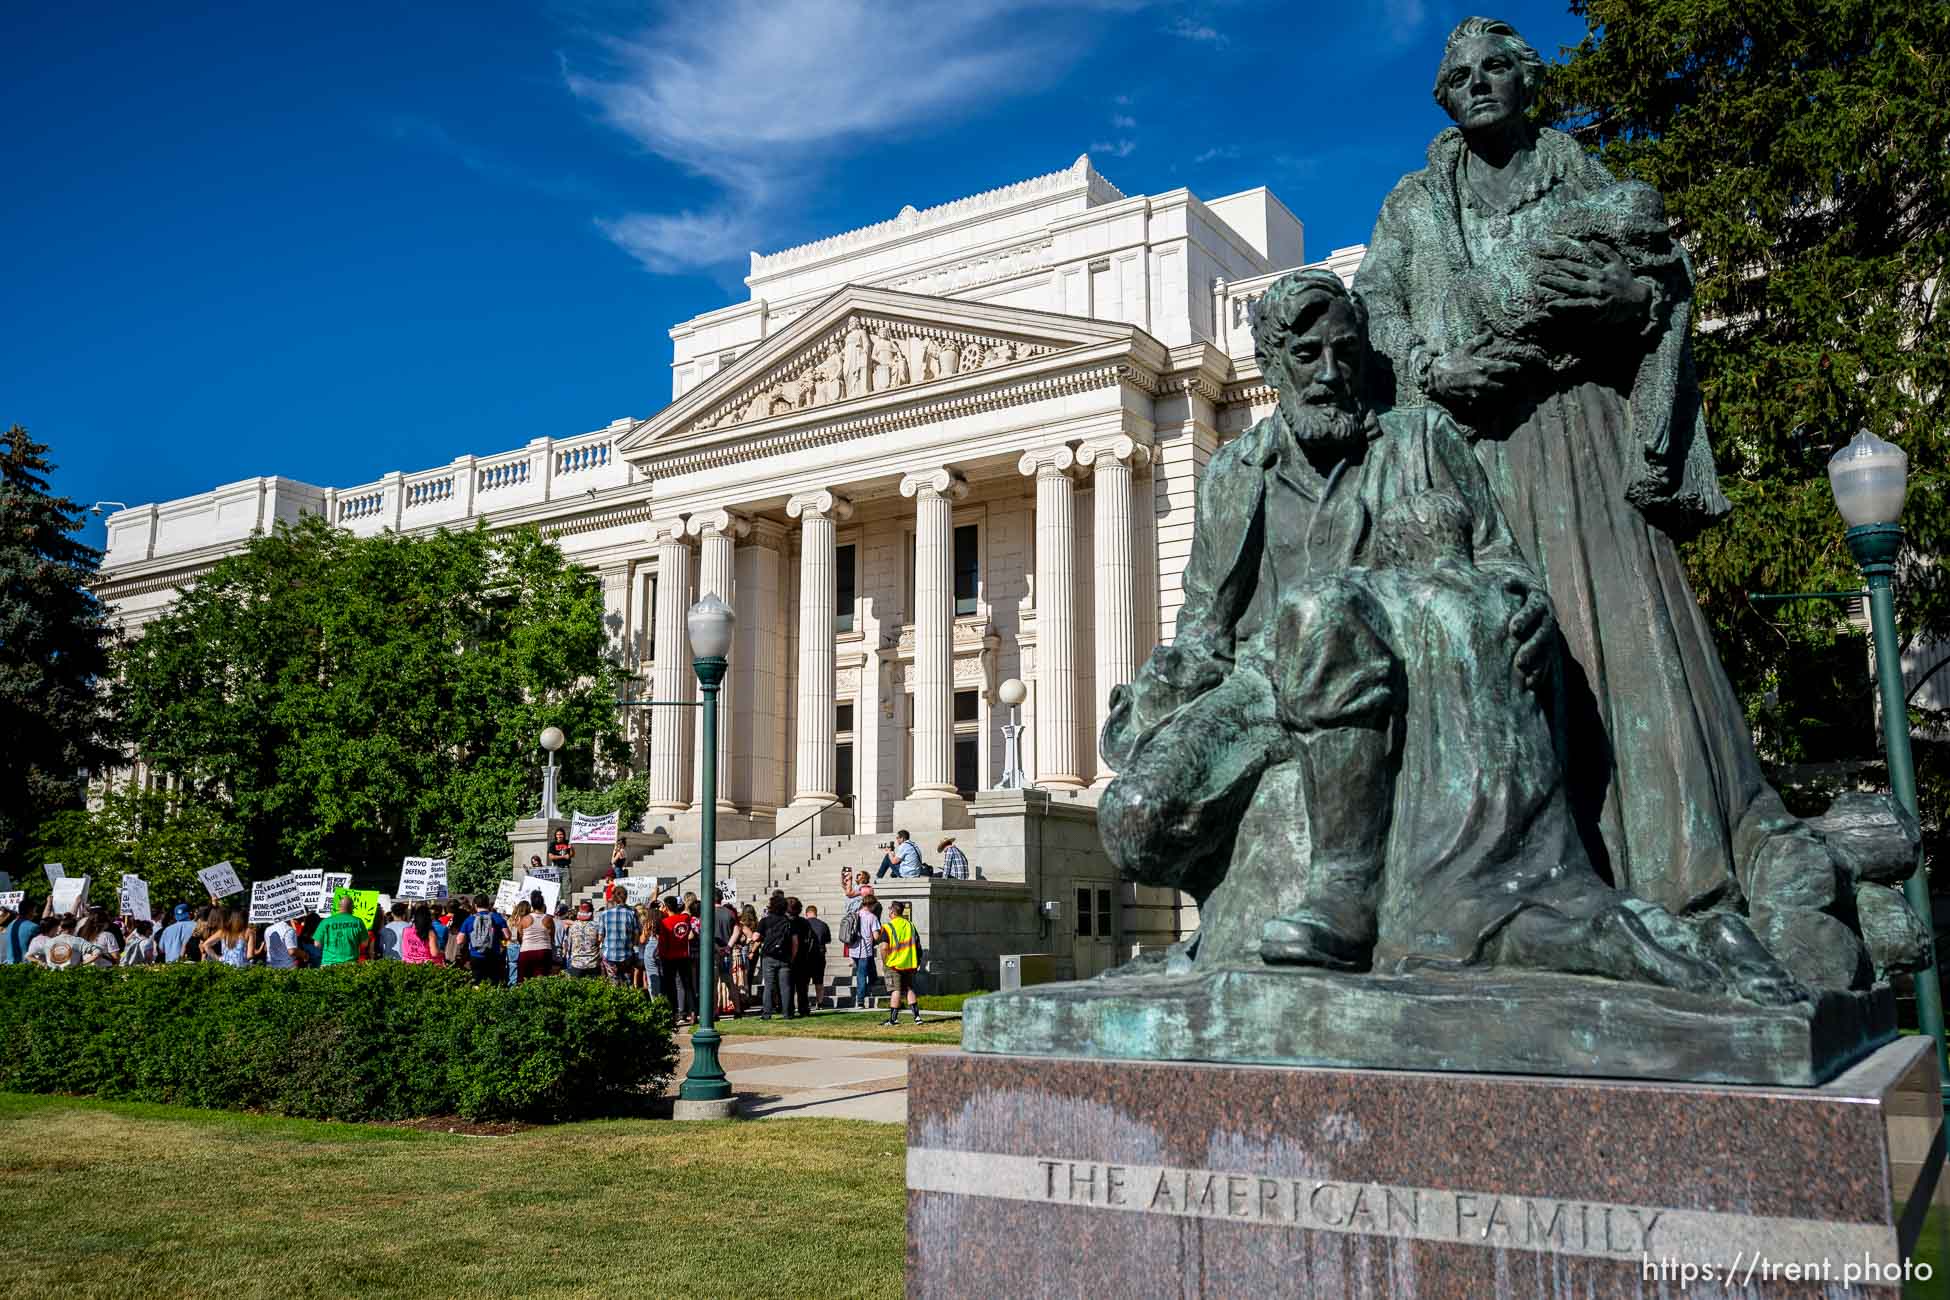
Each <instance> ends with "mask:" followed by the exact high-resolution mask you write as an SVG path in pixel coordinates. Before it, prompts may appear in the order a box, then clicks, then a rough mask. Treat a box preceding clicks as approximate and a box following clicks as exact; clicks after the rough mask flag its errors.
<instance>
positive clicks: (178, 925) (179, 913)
mask: <svg viewBox="0 0 1950 1300" xmlns="http://www.w3.org/2000/svg"><path fill="white" fill-rule="evenodd" d="M195 933H196V921H195V919H194V918H193V917H191V915H190V905H189V904H188V903H178V904H176V910H175V911H174V912H172V913H170V922H169V924H168V925H165V926H164V927H163V931H162V933H161V934H159V935H157V936H156V943H157V944H158V945H160V946H161V948H162V959H163V960H164V961H182V960H183V954H184V953H185V952H186V951H187V950H188V949H189V946H190V936H191V935H193V934H195Z"/></svg>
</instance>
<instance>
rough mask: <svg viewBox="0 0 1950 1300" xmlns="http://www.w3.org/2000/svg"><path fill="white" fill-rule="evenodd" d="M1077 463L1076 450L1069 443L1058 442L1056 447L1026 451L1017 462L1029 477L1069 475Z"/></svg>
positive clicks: (1017, 465) (1017, 466)
mask: <svg viewBox="0 0 1950 1300" xmlns="http://www.w3.org/2000/svg"><path fill="white" fill-rule="evenodd" d="M1076 464H1077V454H1076V452H1075V451H1074V450H1073V449H1072V448H1071V447H1070V446H1069V445H1068V444H1067V443H1058V444H1057V445H1056V446H1054V447H1035V448H1032V449H1030V450H1029V451H1025V452H1024V453H1023V454H1022V459H1021V460H1019V461H1017V462H1016V468H1017V469H1018V470H1019V471H1021V472H1022V473H1023V474H1024V475H1026V476H1027V477H1029V478H1044V477H1054V476H1056V475H1062V476H1064V477H1068V476H1069V474H1070V471H1071V470H1073V469H1075V468H1076Z"/></svg>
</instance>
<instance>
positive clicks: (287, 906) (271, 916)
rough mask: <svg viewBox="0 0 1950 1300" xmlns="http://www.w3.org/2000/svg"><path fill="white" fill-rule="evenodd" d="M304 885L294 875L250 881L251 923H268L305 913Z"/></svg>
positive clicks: (289, 918) (286, 919)
mask: <svg viewBox="0 0 1950 1300" xmlns="http://www.w3.org/2000/svg"><path fill="white" fill-rule="evenodd" d="M307 906H308V905H307V903H306V902H305V895H304V887H303V885H301V884H300V883H299V881H298V878H297V877H296V876H275V877H273V878H272V879H270V880H254V881H252V882H251V924H252V925H269V924H271V923H272V922H273V921H289V920H291V919H292V918H293V917H296V916H303V915H304V914H305V911H306V908H307Z"/></svg>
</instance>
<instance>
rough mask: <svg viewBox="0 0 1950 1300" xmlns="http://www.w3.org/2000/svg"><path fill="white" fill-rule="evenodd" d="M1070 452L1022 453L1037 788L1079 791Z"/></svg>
mask: <svg viewBox="0 0 1950 1300" xmlns="http://www.w3.org/2000/svg"><path fill="white" fill-rule="evenodd" d="M1076 462H1077V458H1076V453H1075V452H1073V451H1071V450H1070V449H1069V448H1068V447H1046V448H1043V449H1041V450H1038V451H1029V452H1024V453H1023V457H1022V460H1021V461H1020V462H1019V463H1018V464H1017V468H1018V469H1020V470H1021V471H1022V472H1023V473H1024V474H1028V475H1032V476H1034V478H1035V480H1036V784H1037V785H1040V786H1043V787H1044V788H1045V789H1050V790H1080V789H1082V788H1083V785H1084V781H1083V777H1082V776H1081V775H1080V773H1081V770H1082V765H1081V764H1080V763H1079V762H1078V761H1077V638H1076V622H1075V619H1076V597H1077V583H1076V543H1077V512H1076V484H1075V483H1074V482H1073V481H1072V480H1071V478H1070V474H1071V471H1072V469H1073V468H1074V467H1075V465H1076Z"/></svg>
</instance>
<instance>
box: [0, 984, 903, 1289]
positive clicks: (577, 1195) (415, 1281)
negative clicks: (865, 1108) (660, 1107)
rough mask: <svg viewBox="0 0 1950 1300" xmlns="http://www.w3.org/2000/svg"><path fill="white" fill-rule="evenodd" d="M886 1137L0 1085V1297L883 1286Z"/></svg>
mask: <svg viewBox="0 0 1950 1300" xmlns="http://www.w3.org/2000/svg"><path fill="white" fill-rule="evenodd" d="M794 1023H797V1022H794ZM904 1144H905V1134H904V1133H903V1132H902V1130H901V1129H900V1127H899V1126H897V1125H890V1124H871V1123H864V1122H858V1121H851V1120H812V1119H807V1120H794V1121H792V1122H791V1123H789V1124H788V1123H766V1124H754V1123H739V1122H737V1121H728V1122H725V1123H717V1124H685V1125H683V1126H681V1127H679V1126H675V1125H672V1124H670V1123H669V1122H660V1121H652V1120H622V1121H598V1122H591V1123H584V1124H565V1125H559V1126H556V1127H553V1128H539V1129H532V1130H529V1131H526V1132H522V1133H517V1134H515V1135H513V1136H510V1137H492V1138H488V1137H466V1136H459V1135H450V1134H446V1133H423V1132H416V1131H411V1130H406V1129H398V1128H388V1127H382V1126H376V1125H361V1124H327V1123H318V1122H314V1121H310V1120H286V1119H268V1118H260V1117H252V1116H240V1115H232V1114H228V1113H223V1112H215V1111H201V1110H189V1109H184V1108H178V1107H170V1106H149V1105H139V1104H128V1103H119V1102H95V1101H79V1100H75V1099H72V1098H61V1097H23V1096H18V1095H14V1094H0V1207H4V1210H0V1217H3V1218H4V1222H5V1231H6V1236H7V1241H8V1251H7V1255H8V1259H7V1266H6V1267H5V1268H4V1269H0V1296H21V1297H27V1296H35V1297H39V1296H48V1295H62V1296H105V1297H106V1296H117V1297H119V1296H126V1295H135V1294H143V1295H147V1296H156V1297H162V1296H197V1297H206V1296H222V1297H232V1296H239V1297H242V1296H279V1297H293V1296H299V1297H302V1296H319V1297H340V1296H368V1295H374V1296H376V1295H400V1294H413V1295H418V1296H428V1297H448V1296H494V1297H508V1296H521V1295H546V1296H551V1297H558V1298H559V1297H572V1296H589V1297H611V1296H619V1295H647V1296H693V1295H695V1296H718V1295H824V1296H842V1295H845V1296H852V1295H876V1296H898V1295H899V1294H901V1290H902V1271H903V1262H904V1250H905V1235H904V1217H905V1215H906V1212H907V1199H906V1194H905V1192H904V1190H903V1184H904V1181H905V1180H904V1178H903V1176H902V1172H901V1171H902V1169H903V1159H904ZM869 1261H871V1262H872V1267H869V1266H868V1262H869Z"/></svg>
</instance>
